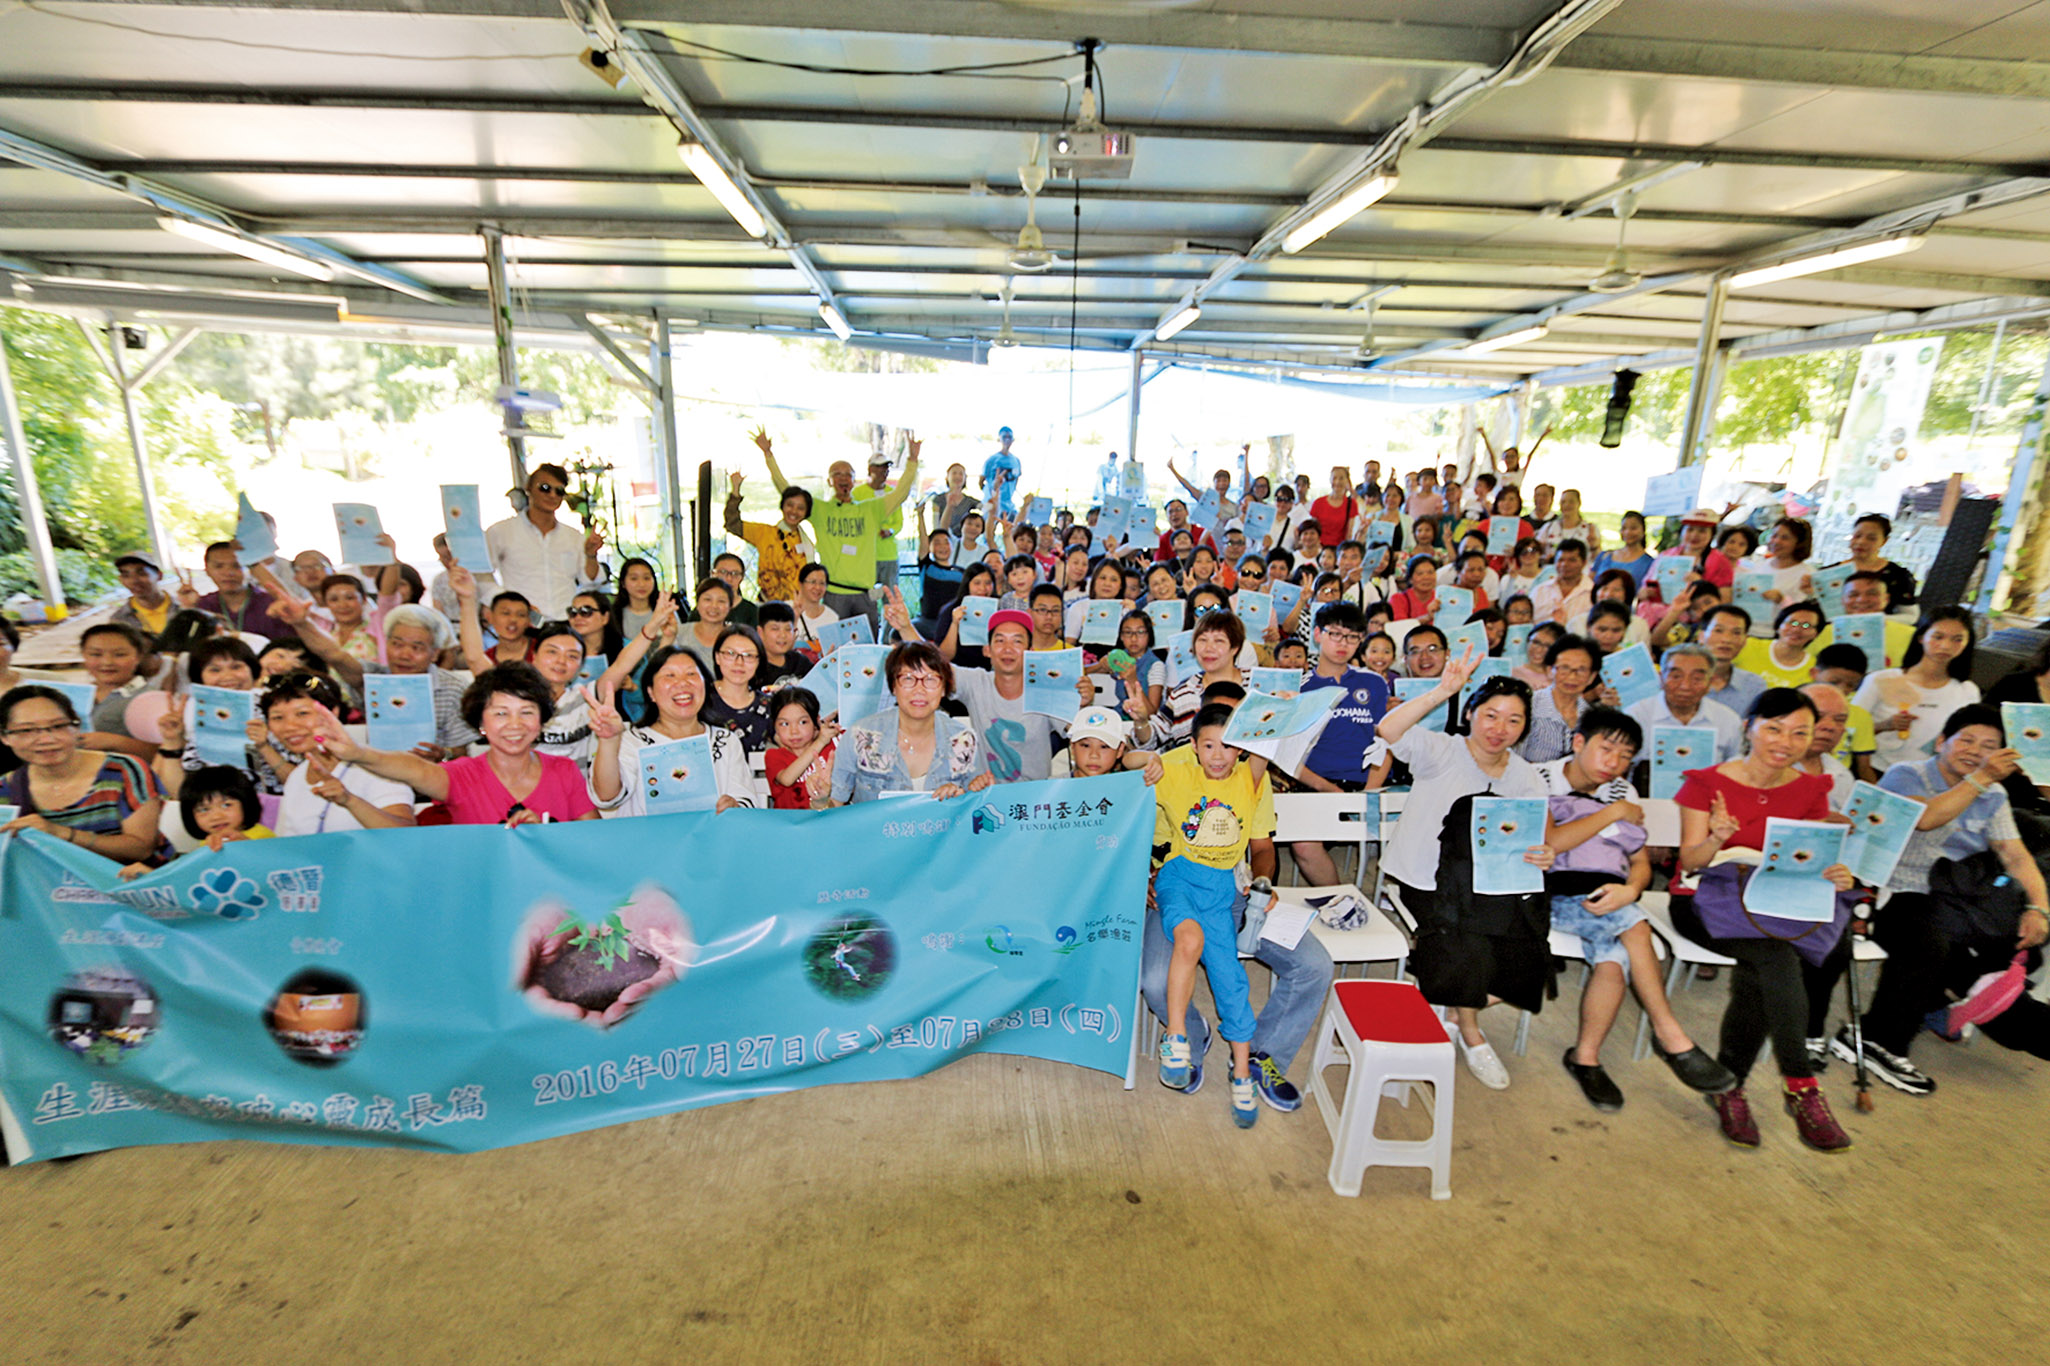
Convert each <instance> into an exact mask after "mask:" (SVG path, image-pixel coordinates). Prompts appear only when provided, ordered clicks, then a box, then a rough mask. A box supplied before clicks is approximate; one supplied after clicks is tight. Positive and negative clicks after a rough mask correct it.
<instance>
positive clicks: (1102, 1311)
mask: <svg viewBox="0 0 2050 1366" xmlns="http://www.w3.org/2000/svg"><path fill="white" fill-rule="evenodd" d="M1259 976H1260V974H1255V991H1256V993H1257V992H1258V991H1260V990H1261V989H1262V988H1261V985H1260V983H1259V981H1258V979H1259ZM1575 999H1576V997H1575V993H1574V991H1573V990H1572V988H1571V986H1570V979H1569V985H1568V986H1567V989H1566V995H1565V998H1564V999H1563V1001H1562V1002H1561V1003H1559V1004H1555V1005H1554V1006H1553V1008H1552V1009H1551V1011H1550V1012H1548V1013H1547V1014H1546V1015H1545V1016H1544V1017H1541V1018H1540V1020H1539V1021H1538V1023H1537V1026H1536V1028H1535V1029H1534V1030H1533V1033H1532V1043H1531V1049H1530V1054H1529V1056H1528V1057H1525V1058H1515V1057H1509V1058H1508V1059H1507V1061H1508V1063H1509V1067H1510V1071H1511V1074H1512V1075H1513V1077H1514V1079H1515V1081H1514V1085H1513V1087H1512V1088H1511V1089H1510V1090H1509V1091H1508V1092H1506V1093H1502V1094H1496V1093H1492V1092H1489V1091H1485V1090H1483V1089H1481V1088H1480V1087H1479V1086H1477V1085H1475V1084H1474V1083H1473V1082H1472V1081H1471V1079H1469V1078H1467V1077H1465V1076H1464V1074H1463V1073H1462V1075H1461V1079H1460V1083H1459V1091H1458V1095H1457V1104H1458V1117H1457V1123H1456V1126H1455V1128H1456V1133H1457V1153H1456V1156H1455V1159H1454V1163H1453V1168H1452V1190H1453V1197H1452V1199H1451V1200H1450V1201H1448V1202H1436V1203H1434V1202H1433V1201H1431V1200H1430V1199H1429V1198H1428V1196H1427V1184H1426V1183H1427V1177H1426V1175H1425V1174H1424V1173H1423V1172H1421V1171H1408V1170H1382V1171H1369V1172H1368V1174H1367V1181H1366V1188H1365V1192H1364V1194H1363V1196H1362V1197H1361V1198H1360V1199H1358V1200H1346V1199H1340V1198H1339V1197H1337V1196H1334V1195H1333V1194H1332V1193H1331V1191H1330V1189H1329V1187H1328V1186H1327V1185H1326V1184H1325V1179H1324V1171H1325V1165H1326V1163H1327V1162H1328V1160H1329V1157H1330V1146H1329V1143H1328V1141H1327V1139H1326V1138H1325V1134H1324V1129H1323V1126H1322V1124H1321V1123H1320V1122H1319V1121H1318V1119H1317V1117H1316V1116H1315V1114H1314V1113H1311V1112H1310V1111H1309V1110H1307V1109H1306V1110H1305V1111H1303V1112H1301V1113H1298V1114H1294V1115H1278V1114H1275V1113H1272V1112H1265V1111H1263V1113H1262V1116H1261V1120H1260V1123H1259V1125H1258V1127H1257V1128H1256V1129H1254V1130H1253V1131H1252V1132H1250V1133H1240V1132H1238V1131H1236V1130H1235V1129H1233V1127H1232V1125H1231V1122H1230V1118H1229V1115H1228V1113H1227V1108H1226V1107H1227V1102H1226V1088H1225V1087H1224V1086H1222V1085H1221V1084H1220V1082H1219V1080H1218V1075H1217V1074H1214V1075H1213V1077H1212V1079H1211V1080H1210V1081H1209V1082H1208V1083H1207V1084H1206V1086H1205V1088H1204V1090H1203V1092H1202V1093H1201V1094H1200V1095H1197V1096H1194V1097H1188V1096H1183V1095H1179V1094H1176V1093H1172V1092H1169V1091H1166V1090H1164V1089H1162V1088H1161V1087H1160V1086H1159V1085H1158V1084H1156V1083H1155V1082H1154V1081H1153V1080H1151V1078H1150V1077H1149V1078H1147V1079H1145V1080H1143V1081H1142V1083H1141V1085H1140V1087H1139V1089H1138V1090H1136V1091H1135V1092H1132V1093H1130V1094H1127V1093H1126V1092H1125V1091H1123V1090H1122V1089H1120V1087H1119V1084H1118V1082H1117V1081H1116V1080H1115V1079H1113V1078H1110V1077H1107V1076H1101V1075H1098V1074H1095V1073H1091V1072H1083V1071H1079V1070H1076V1069H1072V1068H1067V1067H1063V1066H1060V1065H1058V1064H1053V1063H1042V1062H1033V1061H1014V1060H1009V1059H1003V1058H995V1057H983V1058H972V1059H969V1060H966V1061H964V1062H961V1063H958V1064H956V1065H955V1066H953V1067H950V1068H948V1069H946V1070H944V1071H942V1072H939V1073H937V1074H935V1075H932V1076H929V1077H925V1078H922V1079H920V1080H917V1081H911V1082H898V1083H878V1084H873V1085H867V1086H849V1087H828V1088H822V1089H818V1090H811V1091H804V1092H798V1093H795V1094H792V1095H788V1096H782V1097H776V1098H771V1099H766V1100H758V1101H752V1102H746V1103H741V1104H735V1105H728V1106H722V1107H719V1108H716V1109H710V1110H702V1111H697V1112H694V1113H690V1114H682V1115H672V1116H668V1117H664V1118H661V1119H654V1120H647V1121H644V1122H641V1123H638V1124H633V1125H629V1126H625V1127H620V1128H613V1129H608V1130H602V1131H599V1132H596V1133H589V1134H583V1135H579V1136H576V1137H572V1138H564V1139H557V1140H553V1141H551V1142H546V1143H540V1144H534V1145H530V1146H526V1147H521V1148H514V1149H509V1150H506V1151H501V1152H492V1153H483V1154H479V1155H476V1156H469V1157H433V1156H421V1155H414V1154H407V1153H401V1152H384V1151H368V1150H351V1149H340V1148H335V1149H320V1148H297V1147H285V1146H273V1145H265V1144H255V1143H215V1144H206V1145H195V1146H185V1147H168V1148H156V1149H137V1150H130V1151H125V1152H114V1153H106V1154H101V1155H98V1156H94V1157H89V1158H86V1159H84V1160H82V1161H79V1162H75V1163H69V1164H65V1165H56V1166H53V1165H48V1164H44V1165H37V1166H31V1167H28V1168H24V1169H19V1170H13V1171H5V1172H0V1324H4V1325H5V1327H4V1329H0V1359H4V1360H5V1361H7V1362H66V1363H73V1362H92V1363H107V1362H131V1361H141V1362H153V1361H159V1360H165V1361H170V1360H184V1361H192V1362H207V1363H224V1364H225V1363H241V1362H264V1363H275V1362H279V1361H309V1360H311V1361H348V1362H355V1361H378V1362H406V1363H411V1362H441V1361H472V1360H491V1361H495V1362H556V1361H571V1360H593V1359H602V1360H607V1361H621V1362H637V1361H655V1360H674V1359H679V1358H678V1357H677V1354H678V1353H679V1352H681V1353H685V1354H687V1355H686V1356H684V1357H682V1358H681V1359H683V1360H721V1361H740V1362H754V1361H803V1362H902V1361H919V1362H926V1361H936V1362H977V1363H980V1362H992V1363H994V1362H1043V1361H1052V1362H1066V1361H1087V1362H1097V1361H1146V1362H1153V1361H1162V1360H1184V1361H1209V1360H1224V1359H1234V1358H1235V1359H1238V1360H1246V1361H1258V1360H1263V1359H1274V1358H1280V1359H1299V1360H1300V1359H1307V1360H1341V1359H1349V1360H1370V1361H1372V1360H1402V1361H1405V1362H1419V1361H1452V1362H1470V1361H1481V1360H1494V1361H1500V1362H1525V1361H1565V1360H1590V1361H1626V1362H1638V1361H1652V1360H1658V1361H1661V1362H1676V1363H1686V1362H1696V1361H1701V1362H1710V1361H1713V1362H1729V1361H1773V1362H1777V1363H1807V1362H1831V1363H1835V1362H1843V1363H1862V1362H1880V1361H1885V1362H1901V1363H1917V1364H1918V1366H1919V1363H1940V1362H1965V1363H1998V1362H2021V1361H2033V1360H2039V1359H2040V1353H2041V1348H2042V1342H2043V1340H2044V1334H2045V1332H2046V1329H2050V1295H2046V1292H2045V1291H2044V1289H2043V1279H2044V1249H2045V1248H2046V1247H2050V1202H2046V1201H2045V1199H2044V1192H2045V1182H2044V1179H2043V1176H2042V1171H2043V1160H2042V1156H2041V1153H2042V1147H2043V1141H2044V1134H2045V1129H2044V1125H2043V1115H2044V1095H2045V1087H2046V1077H2045V1068H2044V1067H2043V1065H2042V1064H2039V1063H2037V1062H2035V1061H2034V1060H2032V1059H2029V1058H2026V1057H2021V1056H2017V1055H2015V1054H2011V1053H2007V1052H2005V1051H2003V1050H2001V1049H1999V1048H1997V1047H1995V1046H1993V1045H1991V1044H1989V1043H1986V1042H1985V1041H1983V1040H1981V1041H1979V1042H1978V1043H1976V1044H1974V1045H1971V1046H1969V1047H1965V1048H1955V1047H1949V1046H1946V1045H1943V1044H1941V1043H1937V1042H1933V1041H1925V1042H1923V1043H1922V1044H1921V1045H1920V1046H1919V1048H1918V1050H1917V1054H1918V1057H1919V1058H1920V1060H1921V1061H1922V1062H1923V1063H1924V1065H1925V1066H1927V1067H1928V1069H1929V1070H1930V1071H1931V1072H1932V1074H1934V1075H1936V1076H1937V1077H1938V1078H1939V1079H1940V1082H1941V1084H1942V1088H1943V1089H1942V1090H1941V1091H1940V1092H1939V1093H1938V1095H1936V1096H1935V1097H1932V1098H1929V1099H1922V1100H1917V1099H1914V1098H1911V1097H1907V1096H1902V1095H1900V1094H1898V1093H1896V1092H1892V1091H1887V1090H1884V1089H1882V1090H1881V1091H1880V1092H1879V1094H1878V1101H1879V1106H1878V1110H1877V1112H1876V1113H1874V1114H1870V1115H1858V1114H1856V1112H1855V1111H1854V1110H1853V1109H1852V1107H1851V1103H1850V1078H1849V1076H1848V1069H1846V1068H1845V1067H1843V1066H1842V1065H1836V1066H1833V1067H1832V1068H1831V1069H1830V1071H1829V1073H1828V1075H1827V1077H1826V1078H1825V1086H1826V1087H1827V1089H1828V1093H1829V1095H1830V1098H1831V1100H1832V1102H1833V1103H1835V1104H1836V1105H1837V1107H1838V1112H1839V1114H1840V1115H1841V1116H1842V1117H1843V1118H1844V1119H1845V1120H1846V1122H1847V1124H1848V1125H1849V1127H1850V1128H1851V1129H1852V1131H1853V1133H1854V1134H1855V1135H1856V1137H1857V1140H1858V1146H1857V1148H1856V1149H1855V1150H1854V1151H1853V1152H1851V1153H1849V1154H1846V1155H1842V1156H1836V1157H1826V1156H1822V1155H1820V1154H1815V1153H1810V1152H1808V1151H1806V1150H1804V1149H1802V1148H1801V1147H1800V1146H1799V1145H1798V1144H1797V1143H1796V1141H1795V1139H1794V1132H1793V1126H1792V1122H1791V1121H1790V1120H1788V1119H1787V1118H1786V1117H1785V1116H1784V1115H1782V1114H1780V1113H1779V1112H1778V1111H1777V1110H1776V1109H1774V1108H1771V1105H1770V1104H1769V1103H1768V1104H1767V1105H1761V1106H1760V1120H1761V1122H1762V1127H1763V1128H1764V1131H1765V1146H1764V1147H1763V1148H1762V1149H1760V1150H1758V1151H1755V1152H1744V1151H1738V1150H1734V1149H1731V1148H1729V1147H1727V1146H1725V1145H1724V1143H1723V1142H1722V1140H1721V1139H1720V1138H1719V1137H1718V1136H1717V1134H1716V1131H1715V1129H1714V1127H1713V1117H1712V1115H1711V1114H1710V1112H1709V1110H1708V1109H1707V1107H1706V1106H1704V1105H1703V1104H1702V1103H1701V1102H1700V1101H1699V1100H1698V1099H1696V1098H1695V1097H1694V1096H1693V1095H1692V1094H1691V1093H1689V1092H1686V1091H1684V1090H1682V1089H1681V1088H1680V1086H1679V1085H1678V1083H1677V1082H1675V1081H1674V1080H1673V1079H1672V1078H1671V1077H1670V1076H1669V1075H1668V1074H1667V1073H1666V1072H1665V1070H1664V1068H1663V1067H1662V1066H1661V1065H1660V1064H1658V1063H1657V1062H1656V1061H1647V1062H1645V1063H1638V1064H1633V1063H1630V1062H1629V1061H1627V1058H1626V1056H1625V1055H1626V1054H1627V1052H1628V1039H1627V1037H1624V1035H1625V1033H1626V1031H1627V1030H1628V1029H1629V1028H1630V1027H1631V1026H1633V1025H1634V1022H1635V1015H1634V1009H1633V1010H1626V1013H1625V1016H1624V1020H1623V1023H1622V1025H1621V1026H1619V1031H1618V1037H1617V1038H1615V1039H1612V1040H1611V1043H1610V1048H1609V1052H1608V1057H1609V1061H1610V1063H1611V1069H1612V1072H1613V1073H1614V1074H1615V1075H1616V1077H1617V1080H1618V1082H1619V1084H1620V1085H1621V1086H1622V1087H1623V1088H1624V1090H1625V1092H1626V1093H1627V1095H1628V1097H1629V1103H1628V1105H1627V1106H1626V1108H1625V1109H1624V1110H1623V1112H1622V1113H1621V1114H1618V1115H1614V1116H1603V1115H1598V1114H1596V1113H1595V1112H1594V1111H1593V1110H1591V1109H1589V1108H1588V1106H1587V1105H1586V1103H1585V1102H1584V1101H1583V1100H1582V1099H1581V1098H1580V1096H1579V1093H1578V1091H1577V1089H1575V1088H1574V1087H1573V1085H1572V1083H1571V1082H1570V1081H1569V1080H1568V1078H1567V1077H1566V1075H1565V1073H1564V1072H1563V1070H1562V1069H1561V1068H1560V1066H1559V1062H1558V1058H1559V1053H1560V1051H1561V1049H1562V1048H1563V1046H1564V1044H1565V1042H1566V1039H1567V1034H1568V1030H1569V1028H1570V1020H1571V1014H1572V1006H1573V1003H1574V1001H1575ZM1721 999H1722V988H1721V987H1720V986H1706V987H1697V988H1695V989H1694V990H1693V991H1691V992H1689V993H1687V994H1686V995H1685V996H1683V998H1682V1011H1681V1013H1682V1018H1683V1019H1684V1020H1686V1021H1687V1022H1688V1023H1689V1025H1690V1027H1694V1028H1697V1029H1698V1030H1699V1031H1700V1032H1701V1033H1702V1035H1703V1036H1708V1035H1710V1034H1711V1033H1712V1023H1713V1018H1714V1015H1715V1012H1716V1011H1717V1010H1718V1009H1719V1008H1720V1003H1721ZM1562 1005H1563V1006H1564V1007H1565V1008H1564V1009H1561V1008H1560V1006H1562ZM1485 1023H1486V1024H1487V1026H1488V1028H1489V1029H1490V1032H1491V1034H1492V1035H1493V1036H1494V1037H1495V1038H1496V1039H1497V1040H1498V1041H1499V1042H1500V1043H1501V1044H1502V1045H1503V1047H1504V1050H1505V1052H1506V1047H1507V1042H1508V1039H1509V1037H1510V1034H1511V1032H1512V1030H1513V1027H1514V1018H1513V1016H1511V1015H1509V1014H1508V1013H1507V1012H1506V1011H1501V1010H1497V1011H1494V1012H1490V1015H1489V1017H1488V1018H1487V1019H1486V1021H1485ZM1212 1060H1213V1062H1221V1061H1222V1053H1221V1051H1220V1052H1218V1053H1214V1054H1213V1055H1212ZM1307 1066H1308V1055H1307V1053H1306V1054H1305V1056H1304V1058H1302V1059H1300V1060H1299V1061H1298V1064H1297V1067H1296V1069H1295V1073H1296V1076H1297V1078H1298V1079H1299V1080H1300V1078H1301V1077H1302V1076H1303V1075H1304V1072H1305V1069H1306V1068H1307ZM1214 1073H1215V1070H1214ZM1334 1079H1337V1080H1341V1081H1342V1074H1339V1073H1334ZM1761 1080H1763V1078H1761ZM1757 1094H1759V1095H1761V1096H1764V1095H1765V1093H1763V1092H1759V1093H1757ZM1766 1098H1767V1099H1768V1101H1769V1097H1766ZM1390 1112H1391V1113H1399V1112H1393V1111H1392V1107H1390Z"/></svg>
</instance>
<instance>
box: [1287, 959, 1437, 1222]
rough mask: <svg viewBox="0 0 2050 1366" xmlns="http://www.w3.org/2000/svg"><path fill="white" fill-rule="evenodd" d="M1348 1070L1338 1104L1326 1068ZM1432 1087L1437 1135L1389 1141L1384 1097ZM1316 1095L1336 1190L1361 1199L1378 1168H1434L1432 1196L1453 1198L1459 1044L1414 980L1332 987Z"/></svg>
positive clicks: (1404, 1096)
mask: <svg viewBox="0 0 2050 1366" xmlns="http://www.w3.org/2000/svg"><path fill="white" fill-rule="evenodd" d="M1340 1062H1344V1063H1346V1064H1347V1065H1348V1068H1349V1075H1348V1077H1347V1079H1346V1084H1345V1101H1344V1103H1343V1104H1342V1105H1341V1104H1338V1103H1337V1102H1335V1101H1333V1099H1332V1096H1331V1091H1330V1088H1329V1087H1328V1086H1326V1085H1325V1083H1324V1071H1325V1069H1326V1068H1328V1067H1333V1066H1335V1065H1337V1064H1338V1063H1340ZM1420 1082H1428V1083H1430V1086H1431V1094H1432V1108H1431V1136H1430V1137H1429V1138H1427V1139H1422V1140H1398V1139H1387V1138H1381V1137H1379V1136H1377V1135H1376V1134H1375V1133H1374V1121H1375V1119H1376V1118H1377V1117H1378V1115H1379V1113H1380V1108H1381V1097H1383V1096H1388V1097H1391V1098H1393V1099H1394V1100H1395V1101H1397V1102H1398V1103H1399V1104H1402V1105H1405V1106H1406V1105H1408V1104H1409V1091H1410V1088H1411V1087H1412V1086H1413V1085H1415V1084H1417V1083H1420ZM1310 1094H1311V1095H1312V1096H1314V1097H1316V1101H1317V1113H1319V1114H1321V1115H1322V1116H1323V1117H1324V1127H1325V1128H1326V1129H1329V1130H1330V1131H1331V1171H1330V1180H1331V1189H1332V1190H1334V1191H1337V1192H1338V1193H1339V1194H1340V1195H1358V1194H1359V1193H1360V1178H1361V1177H1362V1176H1363V1175H1364V1174H1365V1173H1366V1169H1367V1168H1368V1167H1370V1166H1383V1167H1428V1168H1430V1170H1431V1198H1432V1199H1433V1200H1449V1199H1451V1198H1452V1185H1451V1175H1452V1041H1451V1039H1450V1038H1448V1037H1447V1036H1446V1033H1445V1022H1444V1021H1443V1020H1442V1019H1440V1018H1439V1017H1438V1013H1437V1012H1436V1011H1434V1010H1432V1009H1431V1007H1430V1006H1429V1005H1427V1004H1426V1003H1425V1001H1424V998H1423V993H1422V992H1419V991H1418V990H1417V989H1416V988H1415V987H1414V986H1411V985H1410V984H1409V983H1408V982H1388V981H1380V980H1368V979H1357V980H1355V979H1347V980H1341V981H1338V982H1334V983H1332V986H1331V1000H1330V1002H1329V1004H1327V1005H1326V1006H1325V1008H1324V1020H1323V1023H1322V1024H1321V1025H1320V1026H1319V1027H1318V1030H1317V1050H1316V1053H1315V1054H1314V1056H1313V1057H1312V1058H1311V1063H1310Z"/></svg>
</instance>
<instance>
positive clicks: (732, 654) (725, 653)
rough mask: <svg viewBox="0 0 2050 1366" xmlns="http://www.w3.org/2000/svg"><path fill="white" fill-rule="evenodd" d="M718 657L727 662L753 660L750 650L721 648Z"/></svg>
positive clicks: (738, 662) (739, 662) (742, 662)
mask: <svg viewBox="0 0 2050 1366" xmlns="http://www.w3.org/2000/svg"><path fill="white" fill-rule="evenodd" d="M719 658H721V659H723V660H725V661H726V662H727V663H728V664H752V663H754V662H755V655H754V652H753V651H752V650H721V651H720V652H719Z"/></svg>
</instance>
